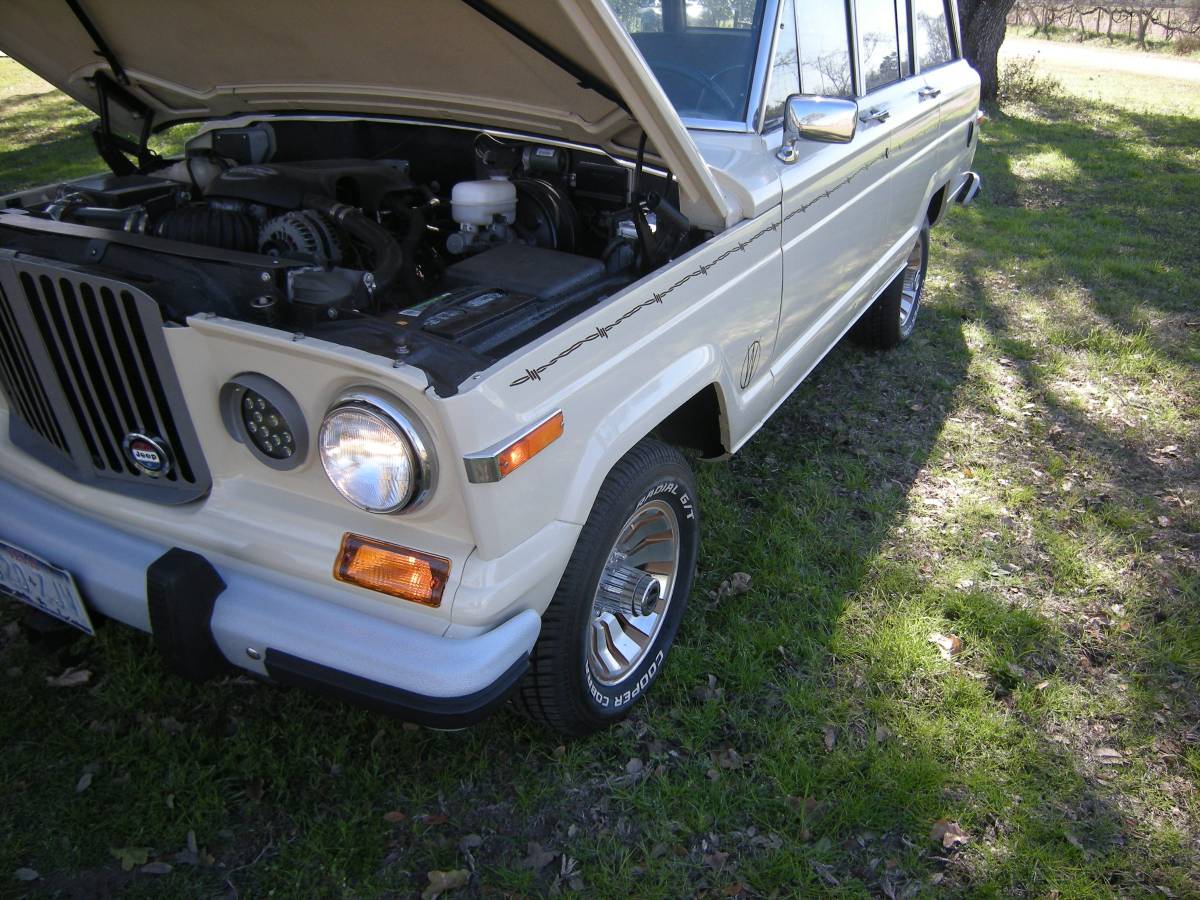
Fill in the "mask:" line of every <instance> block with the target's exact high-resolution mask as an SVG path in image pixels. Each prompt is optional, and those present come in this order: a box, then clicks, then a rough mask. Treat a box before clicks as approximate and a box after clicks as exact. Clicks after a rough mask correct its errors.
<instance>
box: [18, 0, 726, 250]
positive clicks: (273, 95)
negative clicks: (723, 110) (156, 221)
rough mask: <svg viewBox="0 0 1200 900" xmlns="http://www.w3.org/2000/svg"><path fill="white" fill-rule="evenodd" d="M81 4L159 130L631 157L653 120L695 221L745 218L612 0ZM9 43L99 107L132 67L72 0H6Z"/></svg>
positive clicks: (654, 145)
mask: <svg viewBox="0 0 1200 900" xmlns="http://www.w3.org/2000/svg"><path fill="white" fill-rule="evenodd" d="M75 5H76V6H78V7H80V8H81V9H82V12H83V14H84V15H85V17H86V19H87V20H89V21H90V23H91V24H92V25H93V26H94V29H95V34H96V35H98V36H99V37H100V38H101V39H102V41H103V42H104V43H105V44H106V45H107V48H108V49H109V51H110V54H111V58H113V59H115V60H117V61H118V64H119V67H120V69H122V70H123V72H124V75H125V77H126V78H127V79H128V84H127V85H126V87H127V90H128V91H129V92H130V93H131V94H133V95H134V96H136V97H137V98H138V99H139V100H141V101H142V102H143V103H145V104H146V105H147V106H148V107H149V108H150V109H152V110H153V111H154V122H155V124H156V126H157V125H164V124H168V123H170V122H176V121H185V120H196V119H210V118H223V117H228V116H242V115H259V114H267V113H284V114H286V113H295V112H336V113H348V114H370V115H396V116H411V117H417V118H426V119H435V120H443V121H454V122H463V123H469V124H474V125H479V126H481V127H493V128H503V129H508V130H517V131H526V132H530V133H534V134H542V135H545V136H547V137H553V138H557V139H560V140H568V141H575V142H579V143H584V144H589V145H594V146H597V147H600V148H602V149H605V150H607V151H608V152H610V153H615V154H617V155H624V156H629V155H630V154H631V153H632V152H634V148H635V147H636V144H637V141H638V139H639V138H640V136H641V132H642V130H644V131H645V132H646V134H647V136H648V143H649V145H650V147H651V152H652V154H653V156H656V157H657V158H658V159H659V160H660V161H661V164H663V165H665V166H666V167H667V168H669V169H670V170H671V171H672V172H673V173H674V174H675V175H676V177H677V178H678V180H679V185H680V199H681V206H682V207H683V212H684V213H685V214H686V215H688V216H689V218H690V219H691V220H692V222H693V224H696V225H698V226H701V227H705V228H712V229H721V228H724V227H725V226H726V225H728V224H731V222H732V220H733V219H734V218H735V215H736V214H735V211H734V210H733V209H732V208H731V205H730V204H729V203H728V202H727V200H726V198H724V197H723V196H722V194H721V191H720V189H719V188H718V187H717V184H716V182H715V181H714V179H713V176H712V174H711V173H710V172H709V170H708V167H707V166H706V165H705V163H704V162H703V160H702V159H701V157H700V154H699V151H698V150H697V148H696V145H695V144H694V142H693V141H692V139H691V137H690V135H689V134H688V133H687V129H686V128H685V127H684V126H683V123H682V122H681V121H680V120H679V117H678V116H677V115H676V113H675V111H674V109H673V108H672V106H671V104H670V101H669V100H668V99H667V97H666V95H665V94H664V93H663V91H662V89H661V88H660V87H659V85H658V82H657V81H656V80H655V79H654V76H653V75H652V74H651V72H650V71H649V69H648V68H647V67H646V64H645V62H644V61H643V60H642V58H641V56H640V54H639V53H638V51H637V49H636V48H635V47H634V46H633V43H632V42H631V41H630V40H629V37H628V36H627V35H626V34H625V33H624V31H623V30H622V29H621V27H620V25H619V24H618V23H617V21H616V19H615V18H614V17H613V15H612V14H611V12H610V11H609V10H608V8H607V6H606V5H605V4H604V2H603V0H541V2H537V3H530V2H528V0H525V2H521V0H487V2H482V0H471V2H467V0H404V2H388V3H380V2H378V0H338V2H308V3H295V2H287V0H215V2H204V3H198V2H192V0H79V2H78V3H76V4H75ZM514 32H515V33H514ZM531 44H532V45H534V46H541V47H542V49H543V50H545V51H548V53H544V52H539V51H538V50H536V49H534V46H531ZM0 46H2V47H3V49H4V50H5V51H6V52H7V53H8V54H9V55H10V56H12V57H13V58H14V59H16V60H18V61H19V62H21V63H23V64H24V65H26V66H28V67H29V68H30V69H32V70H33V71H34V72H36V73H37V74H39V75H41V76H42V77H43V78H45V79H46V80H48V81H50V82H51V83H52V84H54V85H55V86H56V87H58V88H60V89H62V90H63V91H65V92H66V93H68V94H70V95H71V96H72V97H74V98H75V99H76V100H78V101H79V102H80V103H82V104H84V105H85V106H87V107H89V108H91V109H92V110H93V111H98V104H97V94H96V90H95V88H94V87H93V86H92V84H91V83H90V82H89V80H88V79H89V78H90V77H91V76H92V75H93V74H94V73H95V72H96V71H97V70H101V71H104V72H105V73H108V74H112V75H117V76H119V75H120V74H121V73H120V72H113V71H112V68H111V67H110V65H109V62H108V61H106V60H105V59H104V58H103V57H102V56H101V55H100V54H99V53H98V52H97V49H98V48H97V43H96V41H95V40H93V37H92V36H91V35H89V34H88V32H87V30H85V27H84V25H83V24H82V22H81V21H80V19H79V18H77V17H76V15H75V13H74V12H73V11H72V9H71V4H70V3H68V2H67V0H0ZM548 56H557V61H551V59H550V58H548ZM581 75H582V76H583V77H582V78H581V77H580V76H581ZM581 81H585V82H587V83H589V84H592V85H593V87H585V86H584V84H583V83H581ZM606 95H607V96H606ZM122 115H126V114H125V113H124V111H123V110H118V109H116V108H115V107H114V109H113V119H114V124H115V125H116V126H117V127H121V128H124V129H126V130H129V131H131V132H134V133H136V132H138V131H139V130H140V127H141V126H140V123H137V122H134V121H132V120H131V119H129V118H125V119H122V118H121V116H122Z"/></svg>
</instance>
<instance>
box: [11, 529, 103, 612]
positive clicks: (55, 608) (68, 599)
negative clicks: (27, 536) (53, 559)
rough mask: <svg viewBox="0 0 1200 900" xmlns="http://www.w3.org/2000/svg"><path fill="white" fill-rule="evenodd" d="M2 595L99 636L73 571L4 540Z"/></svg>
mask: <svg viewBox="0 0 1200 900" xmlns="http://www.w3.org/2000/svg"><path fill="white" fill-rule="evenodd" d="M0 593H3V594H9V595H11V596H13V597H16V598H17V599H18V600H21V601H23V602H25V603H28V604H29V605H30V606H32V607H34V608H36V609H40V610H41V611H42V612H44V613H46V614H48V615H51V616H54V618H56V619H62V620H63V621H64V622H66V623H68V624H69V625H74V626H75V627H76V628H78V629H79V630H80V631H84V632H86V633H87V634H95V633H96V631H95V629H94V628H92V620H91V618H90V617H89V616H88V612H87V607H86V606H84V605H83V598H82V597H81V596H80V595H79V587H78V586H77V585H76V584H75V579H74V578H73V577H72V576H71V573H70V572H68V571H66V570H65V569H60V568H58V566H52V565H50V563H48V562H46V561H45V560H44V559H39V558H38V557H36V556H34V555H33V554H32V553H28V552H26V551H24V550H21V549H20V548H18V547H14V546H12V545H11V544H6V543H4V542H3V541H0Z"/></svg>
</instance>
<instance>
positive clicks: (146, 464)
mask: <svg viewBox="0 0 1200 900" xmlns="http://www.w3.org/2000/svg"><path fill="white" fill-rule="evenodd" d="M124 447H125V455H126V456H127V457H128V458H129V461H130V462H131V463H133V466H134V468H135V469H137V470H138V471H139V472H141V473H142V474H144V475H149V476H150V477H151V478H161V477H162V476H163V475H166V474H167V473H168V472H169V471H171V454H170V453H169V452H168V450H167V447H166V445H165V444H164V443H163V442H162V441H159V440H157V439H155V438H152V437H148V436H146V435H144V434H139V433H137V432H133V433H132V434H127V435H125V441H124Z"/></svg>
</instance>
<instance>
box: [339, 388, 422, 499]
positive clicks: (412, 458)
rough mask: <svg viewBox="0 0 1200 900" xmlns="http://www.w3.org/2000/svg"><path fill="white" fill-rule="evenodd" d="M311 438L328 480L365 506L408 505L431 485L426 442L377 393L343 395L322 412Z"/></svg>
mask: <svg viewBox="0 0 1200 900" xmlns="http://www.w3.org/2000/svg"><path fill="white" fill-rule="evenodd" d="M317 443H318V444H319V446H320V451H321V465H323V466H324V467H325V474H326V475H328V476H329V481H330V482H331V483H332V484H333V486H334V487H335V488H336V489H337V491H338V493H340V494H341V495H342V496H343V497H345V498H346V499H347V500H349V501H350V502H351V503H353V504H354V505H355V506H357V507H359V508H360V509H365V510H366V511H367V512H373V513H393V512H400V511H401V510H404V509H411V508H412V507H414V506H417V505H419V504H420V503H422V502H423V501H424V500H425V498H426V497H427V496H428V494H429V491H430V489H431V488H432V486H433V485H432V481H433V460H432V457H431V456H430V454H429V451H428V443H427V442H426V441H425V440H424V439H423V437H422V433H421V431H420V430H419V428H418V427H417V426H416V425H415V424H414V420H413V419H412V418H410V417H409V416H407V415H405V414H404V413H403V412H401V411H400V409H399V408H398V407H397V405H396V404H394V403H392V402H390V401H388V400H387V399H385V398H383V397H379V396H375V395H371V394H363V393H356V394H352V395H350V396H347V397H343V398H342V399H341V400H339V401H338V402H337V403H336V404H334V406H333V408H332V409H330V410H329V412H328V413H326V414H325V421H324V422H323V423H322V424H321V434H320V438H319V439H318V442H317Z"/></svg>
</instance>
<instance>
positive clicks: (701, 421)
mask: <svg viewBox="0 0 1200 900" xmlns="http://www.w3.org/2000/svg"><path fill="white" fill-rule="evenodd" d="M651 434H652V435H654V437H656V438H658V439H659V440H660V441H663V442H664V443H667V444H674V445H675V446H677V447H687V448H688V449H690V450H696V451H698V452H699V453H700V455H701V456H703V457H706V458H717V457H721V456H724V455H725V454H726V452H727V448H726V447H725V442H724V439H723V437H722V434H721V398H720V396H719V394H718V393H717V386H716V385H715V384H710V385H708V386H707V387H705V388H703V389H702V390H700V391H699V393H697V394H695V395H694V396H693V397H691V398H690V399H689V400H688V401H687V402H686V403H684V404H683V406H681V407H679V409H677V410H675V412H673V413H671V414H670V415H669V416H667V417H666V418H665V419H663V421H662V422H660V423H659V424H658V427H657V428H655V429H654V430H653V431H652V432H651Z"/></svg>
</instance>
